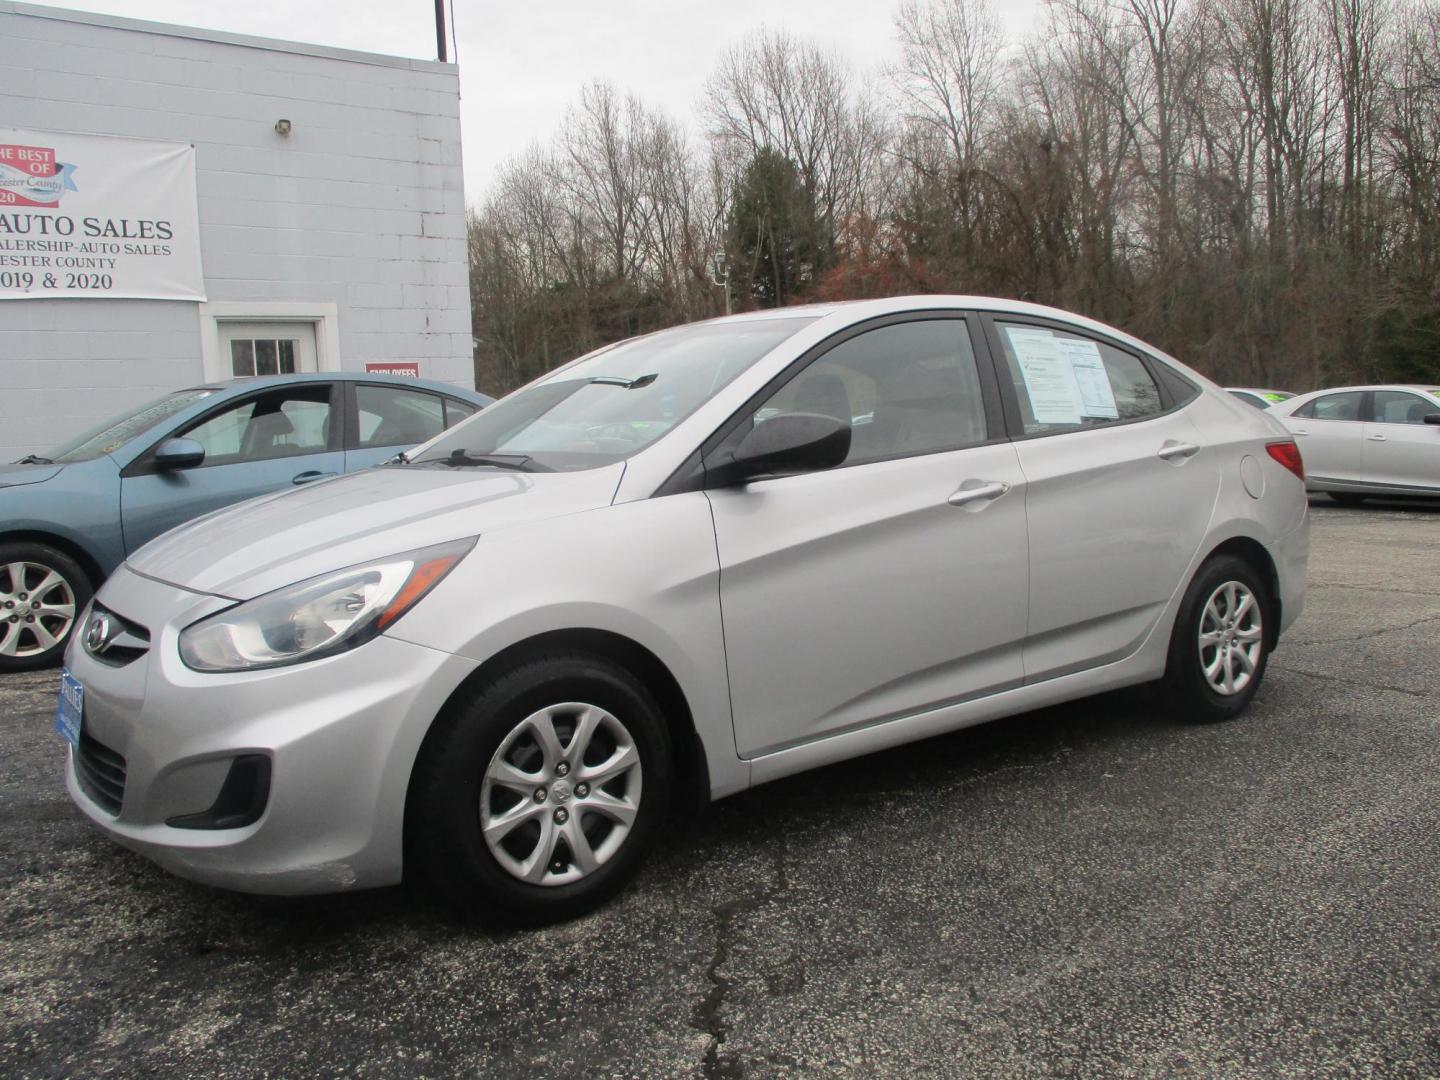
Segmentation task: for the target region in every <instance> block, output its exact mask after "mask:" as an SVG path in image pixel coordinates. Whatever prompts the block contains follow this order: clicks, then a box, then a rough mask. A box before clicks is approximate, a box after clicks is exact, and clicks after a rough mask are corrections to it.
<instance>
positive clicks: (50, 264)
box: [0, 128, 205, 300]
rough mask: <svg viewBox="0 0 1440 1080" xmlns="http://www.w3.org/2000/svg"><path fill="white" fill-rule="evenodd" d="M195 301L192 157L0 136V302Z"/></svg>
mask: <svg viewBox="0 0 1440 1080" xmlns="http://www.w3.org/2000/svg"><path fill="white" fill-rule="evenodd" d="M51 296H91V297H128V298H136V299H145V300H204V299H205V277H204V274H203V272H202V271H201V269H200V225H199V212H198V210H197V209H196V202H195V148H194V147H193V146H188V145H184V144H181V143H158V142H146V141H145V140H143V139H115V138H109V137H107V136H103V135H66V134H63V133H61V132H42V131H16V130H14V129H11V128H0V300H17V299H21V298H30V299H33V298H36V297H51Z"/></svg>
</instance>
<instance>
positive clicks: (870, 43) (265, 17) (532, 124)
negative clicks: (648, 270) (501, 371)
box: [32, 0, 1039, 202]
mask: <svg viewBox="0 0 1440 1080" xmlns="http://www.w3.org/2000/svg"><path fill="white" fill-rule="evenodd" d="M32 2H39V3H43V4H45V6H49V7H72V8H73V7H83V8H84V9H85V10H89V11H98V12H103V13H105V14H110V15H125V16H129V17H131V18H136V19H154V20H157V21H160V22H172V23H181V24H184V25H187V26H200V27H205V28H207V29H214V30H228V31H231V32H233V33H239V34H256V35H259V36H262V37H274V38H283V39H286V40H290V41H304V42H313V43H316V44H320V45H334V46H338V47H341V48H347V49H361V50H364V51H366V52H382V53H390V54H393V55H398V56H418V57H424V58H428V59H433V58H434V57H435V15H434V0H344V2H343V3H342V2H339V0H87V2H85V3H76V2H75V0H71V2H69V3H53V2H51V0H32ZM896 3H897V0H715V2H711V3H701V2H698V0H588V2H585V0H453V4H454V13H453V14H454V18H455V29H456V32H457V35H458V40H459V48H458V50H457V52H458V57H459V61H460V93H461V102H460V116H461V121H462V124H463V138H464V144H465V189H466V195H467V197H468V198H469V200H470V201H471V202H478V201H480V200H481V199H483V197H484V195H485V192H486V188H487V186H488V185H489V183H490V181H491V179H492V178H493V177H494V175H495V170H496V168H497V166H499V165H500V163H501V162H503V161H504V160H505V159H506V158H507V157H510V156H511V155H513V154H516V153H519V152H521V151H523V150H524V149H525V148H526V147H527V146H528V145H529V144H530V143H531V142H533V141H536V140H540V141H545V140H548V138H549V137H550V135H551V133H553V132H554V131H555V130H556V128H557V127H558V126H559V123H560V121H561V119H562V118H563V116H564V114H565V110H566V108H567V106H568V105H569V104H570V103H571V102H572V101H574V100H575V98H576V96H577V94H578V93H579V89H580V87H581V86H583V85H584V84H585V83H586V82H589V81H591V80H592V79H597V78H598V79H608V80H610V81H611V82H613V83H615V84H616V85H617V86H618V87H620V88H621V89H622V90H626V91H633V92H635V93H637V94H638V95H639V96H640V97H641V98H643V99H644V100H645V101H646V102H647V103H649V104H651V105H657V106H663V107H664V108H665V109H666V110H667V111H668V112H670V113H671V114H673V115H675V116H676V117H678V118H680V119H681V120H684V121H686V122H687V123H693V122H694V121H695V117H696V113H697V109H696V101H697V99H698V97H699V95H700V92H701V89H702V87H703V85H704V82H705V79H706V77H707V76H708V75H709V74H710V72H711V71H712V70H713V68H714V66H715V61H716V58H717V57H718V56H719V54H720V52H721V51H722V50H723V49H725V48H726V47H727V46H728V45H730V44H731V43H732V42H734V41H737V40H739V39H740V38H742V37H743V36H744V35H745V34H747V33H749V32H750V31H752V30H755V29H758V28H761V27H768V28H779V27H783V28H785V29H787V30H789V31H791V32H792V33H795V34H797V35H804V36H806V37H809V38H812V39H814V40H816V41H819V42H821V43H823V44H825V45H828V46H830V47H832V48H834V49H835V50H836V51H838V52H840V53H842V54H843V55H844V56H846V57H847V58H849V60H850V61H851V63H852V64H853V65H854V66H855V68H856V69H857V71H866V70H874V69H877V68H879V67H880V66H881V65H883V64H885V63H886V62H887V61H888V60H890V59H891V57H892V56H893V52H894V44H893V38H894V35H893V33H892V22H891V20H892V15H893V12H894V9H895V6H896ZM997 6H998V7H999V8H1000V9H1001V10H1002V11H1003V12H1004V19H1005V21H1006V24H1007V28H1008V29H1009V31H1010V33H1011V34H1012V35H1016V36H1018V35H1020V34H1022V33H1023V32H1024V31H1026V30H1027V29H1028V28H1029V25H1030V20H1031V19H1032V18H1033V13H1034V12H1035V11H1036V9H1037V8H1038V6H1039V3H1038V0H1000V2H999V3H998V4H997Z"/></svg>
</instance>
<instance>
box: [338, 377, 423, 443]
mask: <svg viewBox="0 0 1440 1080" xmlns="http://www.w3.org/2000/svg"><path fill="white" fill-rule="evenodd" d="M355 407H356V409H357V410H358V411H359V414H360V417H359V419H360V438H359V441H358V445H359V446H361V447H371V446H417V445H419V444H420V443H423V442H428V441H429V440H431V439H433V438H434V437H435V436H436V435H439V434H440V432H442V431H444V430H445V404H444V403H443V402H442V400H441V399H440V397H439V395H438V394H427V393H425V392H423V391H420V390H407V389H405V388H404V387H400V386H367V385H361V386H357V387H355Z"/></svg>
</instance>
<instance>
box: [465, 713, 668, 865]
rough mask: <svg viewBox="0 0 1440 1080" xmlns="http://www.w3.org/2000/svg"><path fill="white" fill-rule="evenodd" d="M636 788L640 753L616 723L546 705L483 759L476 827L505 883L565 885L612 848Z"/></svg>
mask: <svg viewBox="0 0 1440 1080" xmlns="http://www.w3.org/2000/svg"><path fill="white" fill-rule="evenodd" d="M640 791H641V767H640V753H639V751H638V750H637V749H636V747H635V741H634V739H633V738H632V737H631V735H630V732H629V731H627V730H626V728H625V725H624V724H623V723H621V722H620V721H619V720H618V719H617V718H616V717H615V716H614V715H612V714H611V713H609V712H607V711H606V710H605V709H602V708H600V707H599V706H598V705H588V704H585V703H582V702H565V703H562V704H558V705H550V706H547V707H546V708H543V709H540V710H538V711H537V712H534V713H531V714H530V715H529V716H527V717H526V718H525V719H524V720H522V721H520V723H518V724H516V725H515V727H514V728H512V729H511V731H510V732H509V734H507V735H506V736H505V738H504V739H503V740H502V741H501V743H500V746H499V749H497V750H496V751H495V754H494V756H493V757H491V759H490V764H489V765H488V766H487V767H486V770H485V778H484V781H483V783H482V784H481V788H480V827H481V831H482V833H483V834H484V836H485V843H486V846H488V847H489V849H490V853H491V854H492V855H493V856H494V857H495V860H496V862H498V863H499V864H500V865H501V866H502V867H504V868H505V870H506V872H508V873H509V874H510V875H512V876H513V877H516V878H518V879H519V880H521V881H524V882H527V883H528V884H531V885H568V884H571V883H572V882H576V881H579V880H581V879H582V878H585V877H587V876H589V875H590V874H592V873H594V872H595V871H596V870H597V869H599V868H600V867H601V866H603V865H604V864H605V863H606V862H608V861H609V860H610V859H611V858H612V857H613V856H614V855H615V853H616V852H618V851H619V850H620V847H621V845H622V844H624V842H625V838H626V836H628V835H629V833H630V829H631V826H632V825H633V824H634V823H635V815H636V814H637V813H638V812H639V809H640Z"/></svg>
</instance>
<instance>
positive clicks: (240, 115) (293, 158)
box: [0, 0, 474, 461]
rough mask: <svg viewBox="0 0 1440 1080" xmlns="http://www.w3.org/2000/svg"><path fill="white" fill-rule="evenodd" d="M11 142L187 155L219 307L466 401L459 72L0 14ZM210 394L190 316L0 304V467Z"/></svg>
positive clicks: (65, 17)
mask: <svg viewBox="0 0 1440 1080" xmlns="http://www.w3.org/2000/svg"><path fill="white" fill-rule="evenodd" d="M282 117H283V118H285V119H288V120H289V121H290V122H291V124H292V125H293V127H292V131H291V134H290V135H289V137H288V138H286V137H281V136H280V135H277V134H276V132H275V121H276V120H278V119H280V118H282ZM0 126H6V127H17V128H34V129H39V130H42V131H71V132H85V133H89V134H99V135H124V136H131V137H136V138H146V139H159V140H165V141H169V142H188V143H193V144H194V145H195V147H196V167H197V184H198V189H199V190H198V196H199V211H200V236H201V245H202V257H203V262H204V270H205V279H206V289H207V292H208V298H209V299H210V300H212V301H251V302H256V301H269V302H278V303H294V302H315V303H333V304H335V305H336V306H337V308H338V311H339V319H338V323H339V330H340V354H341V366H342V367H344V368H347V369H357V370H363V368H364V366H365V362H366V361H377V360H382V361H383V360H410V361H415V360H418V361H419V362H420V365H421V374H422V375H424V376H426V377H428V378H435V379H442V380H445V381H447V382H452V383H455V384H457V385H462V386H467V387H472V386H473V385H474V373H473V363H472V351H471V350H472V346H471V332H470V290H469V277H468V273H467V256H466V247H465V197H464V185H463V179H462V174H461V164H460V90H459V78H458V75H457V72H456V69H455V67H454V66H453V65H450V64H439V63H435V62H433V61H424V60H406V59H399V58H393V57H384V56H372V55H369V54H363V53H353V52H347V51H344V50H338V49H327V48H323V47H316V46H306V45H292V44H288V43H284V42H274V41H267V40H263V39H256V38H246V37H241V36H238V35H233V34H220V33H211V32H209V31H203V30H193V29H190V28H185V27H168V26H165V25H163V24H158V23H145V22H137V21H134V20H129V19H118V18H111V17H108V16H100V15H89V14H80V13H75V12H63V11H55V10H52V9H46V8H40V7H34V6H32V5H27V4H18V3H10V2H8V0H0ZM201 378H203V369H202V366H201V359H200V319H199V315H198V311H197V305H196V304H194V303H178V302H171V301H154V300H90V299H68V298H61V299H49V300H0V461H10V460H13V459H14V458H15V457H18V456H20V455H21V454H25V453H29V452H32V451H41V450H43V449H44V448H46V447H48V446H51V445H54V444H55V443H57V442H58V441H60V440H62V439H64V438H67V437H69V436H70V435H72V434H74V433H76V432H78V431H80V430H83V429H84V428H86V427H89V426H91V425H92V424H94V423H97V422H99V421H100V420H102V419H104V418H105V417H108V416H110V415H112V414H114V413H115V412H116V411H118V410H120V409H122V408H125V407H127V406H129V405H132V404H138V403H140V402H141V401H144V400H147V399H149V398H152V397H156V396H158V395H159V394H162V393H164V392H166V391H168V390H172V389H175V388H177V387H180V386H184V385H187V384H191V383H194V382H197V381H199V380H200V379H201Z"/></svg>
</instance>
